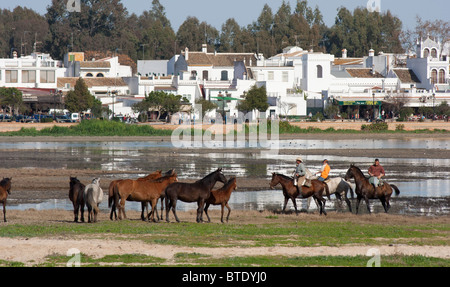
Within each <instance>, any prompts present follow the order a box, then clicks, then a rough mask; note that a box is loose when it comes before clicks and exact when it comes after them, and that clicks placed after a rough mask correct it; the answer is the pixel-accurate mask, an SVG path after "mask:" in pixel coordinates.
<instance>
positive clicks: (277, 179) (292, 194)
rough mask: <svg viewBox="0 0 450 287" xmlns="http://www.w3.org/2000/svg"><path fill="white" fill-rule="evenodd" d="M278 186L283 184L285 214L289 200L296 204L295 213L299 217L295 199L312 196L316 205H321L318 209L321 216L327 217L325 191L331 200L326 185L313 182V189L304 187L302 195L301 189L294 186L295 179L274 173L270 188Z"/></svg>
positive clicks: (316, 181) (320, 182)
mask: <svg viewBox="0 0 450 287" xmlns="http://www.w3.org/2000/svg"><path fill="white" fill-rule="evenodd" d="M278 184H281V187H282V188H283V195H284V206H283V212H285V210H286V205H287V202H288V200H289V199H291V201H292V203H293V204H294V208H295V213H296V214H297V215H298V210H297V203H296V202H295V199H296V198H297V197H300V198H308V197H310V196H312V197H313V198H314V200H315V201H316V203H317V204H318V205H319V206H318V207H319V212H320V214H322V213H323V214H325V215H327V212H326V211H325V202H326V200H325V198H323V192H324V191H325V193H326V195H327V197H328V199H330V191H329V189H328V185H327V184H326V183H324V182H322V181H319V180H311V187H308V186H302V187H301V193H299V189H298V188H297V187H296V186H295V185H294V179H293V178H291V177H288V176H285V175H283V174H279V173H273V174H272V181H271V182H270V188H271V189H273V188H274V187H275V186H276V185H278Z"/></svg>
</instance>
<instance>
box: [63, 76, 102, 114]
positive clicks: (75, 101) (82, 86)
mask: <svg viewBox="0 0 450 287" xmlns="http://www.w3.org/2000/svg"><path fill="white" fill-rule="evenodd" d="M94 101H95V97H94V96H92V95H91V93H90V92H89V90H88V86H87V85H86V82H85V81H84V80H83V78H81V77H80V78H78V80H77V82H76V84H75V88H74V89H73V90H71V91H69V92H68V93H67V95H66V99H65V105H66V109H68V110H69V111H70V112H71V113H79V112H82V111H87V110H88V109H90V108H92V107H93V106H94Z"/></svg>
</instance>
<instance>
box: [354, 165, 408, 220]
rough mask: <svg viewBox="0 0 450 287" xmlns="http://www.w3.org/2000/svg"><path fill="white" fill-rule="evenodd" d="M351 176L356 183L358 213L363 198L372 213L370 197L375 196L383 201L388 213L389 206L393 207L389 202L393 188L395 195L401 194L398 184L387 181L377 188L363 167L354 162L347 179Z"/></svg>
mask: <svg viewBox="0 0 450 287" xmlns="http://www.w3.org/2000/svg"><path fill="white" fill-rule="evenodd" d="M350 178H354V179H355V184H356V190H355V193H356V200H357V202H356V214H358V209H359V203H360V202H361V199H363V198H364V200H365V201H366V205H367V210H368V211H369V213H371V211H370V206H369V199H374V198H378V199H379V200H380V201H381V204H382V205H383V207H384V211H385V212H386V213H387V212H388V210H389V208H390V207H391V205H390V204H389V200H390V199H391V195H392V192H393V190H395V195H399V194H400V190H399V189H398V187H397V186H395V185H393V184H388V183H387V182H384V184H383V185H382V186H378V187H377V188H376V189H375V188H374V186H373V185H372V184H371V183H369V179H367V178H366V177H365V176H364V174H363V172H362V171H361V169H359V167H357V166H355V165H353V164H352V165H350V168H349V169H348V170H347V173H346V174H345V180H349V179H350Z"/></svg>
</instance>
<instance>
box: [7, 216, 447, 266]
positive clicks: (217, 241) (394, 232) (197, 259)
mask: <svg viewBox="0 0 450 287" xmlns="http://www.w3.org/2000/svg"><path fill="white" fill-rule="evenodd" d="M268 220H269V221H268V222H266V223H258V224H242V223H240V224H218V223H211V224H197V223H190V222H182V223H170V224H167V223H159V224H154V223H147V222H141V221H139V220H125V221H119V222H111V221H109V220H108V221H101V222H98V223H96V224H86V223H85V224H76V223H65V224H61V223H48V222H44V223H42V224H10V225H5V226H2V228H1V229H0V236H1V237H11V238H13V237H20V238H24V237H25V238H30V237H44V238H45V237H50V238H59V237H62V238H74V237H75V236H76V238H83V239H105V238H108V239H109V240H113V239H114V240H127V241H130V240H141V241H144V242H147V243H149V244H159V245H175V246H182V247H183V246H185V247H207V248H218V247H221V248H223V247H239V248H246V247H275V248H277V247H296V246H304V247H317V246H342V245H367V246H368V247H369V246H377V245H388V244H407V245H413V246H417V247H418V248H420V246H423V245H431V246H448V244H449V238H450V237H449V233H450V226H448V225H447V224H439V223H436V224H434V223H430V222H427V223H422V224H386V222H379V223H354V222H336V221H305V222H303V221H302V222H284V220H283V219H281V218H280V219H279V218H278V216H271V217H270V218H268ZM81 258H82V259H81V260H82V264H83V266H134V265H138V266H174V265H175V266H219V267H223V266H234V267H241V266H295V267H296V266H365V265H366V263H367V261H368V259H369V257H366V256H315V257H308V256H306V257H303V256H302V257H295V256H269V255H268V256H239V254H230V256H228V257H220V258H217V257H212V256H210V255H206V254H201V253H195V252H191V253H190V252H183V253H178V254H176V255H175V256H174V258H172V259H170V260H167V259H164V258H158V257H152V256H146V255H142V254H126V255H110V256H105V257H103V258H90V257H89V256H86V255H84V254H82V256H81ZM69 259H70V258H69V257H67V256H64V255H58V254H54V255H52V256H49V257H48V258H47V261H46V262H45V263H44V264H42V265H41V266H65V264H66V262H67V261H68V260H69ZM381 264H382V266H446V267H450V260H446V259H439V258H429V257H423V256H403V255H395V256H382V257H381ZM0 266H23V263H21V262H9V261H0Z"/></svg>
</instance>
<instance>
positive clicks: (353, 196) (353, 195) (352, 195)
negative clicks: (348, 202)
mask: <svg viewBox="0 0 450 287" xmlns="http://www.w3.org/2000/svg"><path fill="white" fill-rule="evenodd" d="M344 182H345V183H346V184H347V186H348V188H349V189H350V196H351V197H352V199H354V198H355V194H354V193H353V188H352V185H351V184H350V182H348V181H346V180H345V179H344Z"/></svg>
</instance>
